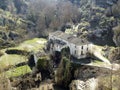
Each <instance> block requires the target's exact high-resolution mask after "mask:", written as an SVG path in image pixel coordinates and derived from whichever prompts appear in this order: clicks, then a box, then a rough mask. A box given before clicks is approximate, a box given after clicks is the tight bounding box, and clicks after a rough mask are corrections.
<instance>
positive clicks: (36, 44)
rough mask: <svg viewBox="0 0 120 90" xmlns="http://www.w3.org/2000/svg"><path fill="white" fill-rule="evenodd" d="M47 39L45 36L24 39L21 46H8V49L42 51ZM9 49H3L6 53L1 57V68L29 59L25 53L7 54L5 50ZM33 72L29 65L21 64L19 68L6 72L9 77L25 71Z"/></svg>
mask: <svg viewBox="0 0 120 90" xmlns="http://www.w3.org/2000/svg"><path fill="white" fill-rule="evenodd" d="M46 41H47V40H46V39H43V38H34V39H31V40H27V41H24V42H23V43H21V44H20V45H19V46H16V47H12V48H7V49H8V50H14V49H17V50H25V51H27V52H31V51H34V52H39V51H40V52H42V51H43V48H44V46H45V43H46ZM7 49H4V50H1V51H2V52H4V55H3V56H1V57H0V69H5V68H7V67H9V66H15V65H17V64H19V63H22V62H26V61H28V59H27V57H26V56H24V55H17V54H7V53H5V51H6V50H7ZM28 72H31V70H30V68H29V66H27V65H26V66H20V67H17V68H13V69H10V70H9V71H6V72H4V73H5V74H6V75H7V76H8V77H11V76H19V75H24V74H25V73H28Z"/></svg>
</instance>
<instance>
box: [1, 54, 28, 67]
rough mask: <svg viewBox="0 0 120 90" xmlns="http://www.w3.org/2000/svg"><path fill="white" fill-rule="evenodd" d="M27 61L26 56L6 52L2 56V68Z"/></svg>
mask: <svg viewBox="0 0 120 90" xmlns="http://www.w3.org/2000/svg"><path fill="white" fill-rule="evenodd" d="M25 61H27V58H26V57H25V56H21V55H15V54H13V55H8V54H5V55H3V56H2V57H0V68H3V69H4V68H6V67H8V66H12V65H16V64H19V63H21V62H25Z"/></svg>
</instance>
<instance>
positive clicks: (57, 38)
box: [47, 31, 110, 64]
mask: <svg viewBox="0 0 120 90" xmlns="http://www.w3.org/2000/svg"><path fill="white" fill-rule="evenodd" d="M65 47H68V48H69V50H70V55H71V56H73V57H75V58H77V59H82V58H87V57H91V56H90V55H93V56H95V57H97V58H98V59H100V60H102V61H103V62H106V63H109V64H110V62H109V60H108V59H106V58H105V57H104V56H103V55H102V52H101V51H102V49H101V48H100V47H99V46H96V45H93V44H92V43H90V42H88V40H87V39H83V38H80V37H77V35H74V34H72V35H70V34H66V33H64V32H61V31H56V32H53V33H51V34H50V35H49V40H48V43H47V48H48V50H49V51H50V53H51V54H53V53H54V52H55V51H58V52H61V51H62V49H64V48H65Z"/></svg>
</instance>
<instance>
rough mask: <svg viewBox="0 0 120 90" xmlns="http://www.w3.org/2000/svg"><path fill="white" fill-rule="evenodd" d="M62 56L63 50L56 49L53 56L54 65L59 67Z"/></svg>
mask: <svg viewBox="0 0 120 90" xmlns="http://www.w3.org/2000/svg"><path fill="white" fill-rule="evenodd" d="M61 58H62V55H61V52H58V51H55V53H54V56H53V62H54V67H58V65H59V63H60V61H61Z"/></svg>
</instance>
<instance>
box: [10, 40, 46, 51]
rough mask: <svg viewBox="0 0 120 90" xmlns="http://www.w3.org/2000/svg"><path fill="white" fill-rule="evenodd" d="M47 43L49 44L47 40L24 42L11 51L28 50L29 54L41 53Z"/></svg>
mask: <svg viewBox="0 0 120 90" xmlns="http://www.w3.org/2000/svg"><path fill="white" fill-rule="evenodd" d="M46 42H47V40H46V39H43V38H34V39H32V40H27V41H24V42H23V43H21V44H20V45H19V46H17V47H13V48H10V49H18V50H26V51H28V52H31V51H34V52H38V51H41V52H42V50H43V48H44V46H45V43H46Z"/></svg>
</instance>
